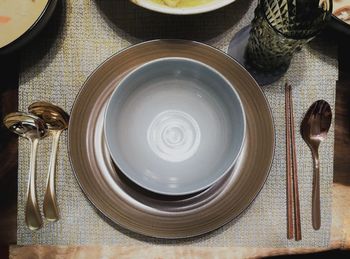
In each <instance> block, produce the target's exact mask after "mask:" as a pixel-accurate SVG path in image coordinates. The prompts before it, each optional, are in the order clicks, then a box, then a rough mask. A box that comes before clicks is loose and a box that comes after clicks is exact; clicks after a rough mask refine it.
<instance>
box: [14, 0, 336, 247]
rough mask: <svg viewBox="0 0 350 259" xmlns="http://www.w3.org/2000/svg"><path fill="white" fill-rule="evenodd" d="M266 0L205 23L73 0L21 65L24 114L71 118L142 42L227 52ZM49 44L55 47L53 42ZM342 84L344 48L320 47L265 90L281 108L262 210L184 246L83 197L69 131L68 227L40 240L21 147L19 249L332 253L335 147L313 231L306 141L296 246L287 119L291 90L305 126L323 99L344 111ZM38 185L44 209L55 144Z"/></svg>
mask: <svg viewBox="0 0 350 259" xmlns="http://www.w3.org/2000/svg"><path fill="white" fill-rule="evenodd" d="M255 6H256V1H247V0H237V2H235V3H234V4H232V5H230V6H228V7H225V8H223V9H221V10H218V11H215V12H212V13H208V14H203V15H197V16H186V17H183V16H168V15H162V14H156V13H152V12H149V11H147V10H143V9H141V8H139V7H136V6H134V5H133V4H131V3H129V1H127V0H117V1H88V0H74V1H73V0H69V1H66V3H65V5H64V6H62V7H60V10H59V11H60V12H59V13H58V15H57V16H56V17H55V18H54V20H53V22H52V24H51V25H50V30H47V31H46V32H45V34H46V35H45V37H42V38H41V41H40V42H39V41H36V42H35V43H33V44H31V46H29V48H27V49H26V50H25V51H24V52H23V53H22V57H21V62H22V73H21V76H20V89H19V109H20V110H22V111H25V110H26V109H27V107H28V105H29V104H30V103H32V102H34V101H37V100H43V101H50V102H53V103H55V104H57V105H59V106H61V107H62V108H64V109H66V110H67V111H70V110H71V108H72V105H73V102H74V99H75V97H76V95H77V93H78V91H79V89H80V88H81V86H82V85H83V83H84V81H85V80H86V78H87V77H88V76H89V74H90V73H91V72H92V71H93V70H94V69H95V68H96V67H97V66H98V65H99V64H100V63H101V62H102V61H104V60H105V59H106V58H108V57H109V56H110V55H112V54H114V53H115V52H117V51H118V50H121V49H123V48H125V47H127V46H130V45H131V44H133V43H137V42H141V41H144V40H148V39H154V38H186V39H193V40H198V41H203V42H206V43H208V44H210V45H213V46H215V47H217V48H219V49H221V50H224V51H226V49H227V47H228V44H229V42H230V40H231V38H232V37H233V36H234V35H235V33H236V32H237V31H238V30H239V29H241V28H242V27H243V26H244V25H247V24H249V23H250V21H251V20H252V18H253V11H254V8H255ZM43 38H45V40H43ZM337 76H338V70H337V62H336V59H335V49H330V48H329V47H326V46H323V44H322V42H320V41H317V42H312V43H311V44H310V45H309V46H307V47H305V48H304V49H303V50H302V51H300V52H298V53H297V54H296V55H295V56H294V58H293V60H292V64H291V66H290V69H289V71H288V72H287V74H286V75H285V77H284V78H283V79H281V80H280V81H279V82H277V83H275V84H273V85H271V86H267V87H265V88H264V92H265V93H266V95H267V98H268V101H269V103H270V105H271V108H272V112H273V116H274V120H275V121H274V122H275V129H276V152H275V158H274V162H273V166H272V170H271V173H270V176H269V178H268V180H267V182H266V184H265V186H264V188H263V189H262V191H261V193H260V194H259V196H258V197H257V198H256V200H255V201H254V203H253V204H252V205H251V206H250V207H249V209H248V210H246V212H245V213H243V214H242V215H241V216H240V217H239V218H238V219H235V220H234V221H232V222H231V223H229V224H227V225H225V226H224V227H222V228H220V229H219V230H217V231H214V232H212V233H210V234H207V235H204V236H201V237H198V238H193V239H188V240H180V241H171V240H170V241H169V240H168V241H164V240H159V239H153V238H148V237H144V236H140V235H138V234H135V233H130V232H129V231H128V230H124V229H121V228H119V227H115V226H112V225H111V224H110V222H109V221H107V220H106V219H104V218H103V217H102V216H101V215H100V214H98V213H97V212H96V210H95V209H94V207H93V206H92V205H91V204H90V203H89V201H88V200H87V199H86V197H85V196H84V194H83V193H82V191H81V190H80V188H79V186H78V183H77V181H76V179H75V178H74V175H73V173H72V169H71V166H70V162H69V157H68V151H67V132H65V133H64V134H63V135H62V138H61V141H60V150H59V154H58V165H57V166H58V168H57V169H58V172H57V195H58V200H59V205H60V209H61V216H62V219H61V220H60V221H59V222H57V223H48V222H45V225H44V227H43V228H42V229H41V230H39V231H36V232H33V231H30V230H28V229H27V227H26V226H25V223H24V204H25V193H26V187H27V185H26V183H27V176H28V164H29V145H28V143H27V141H26V140H20V143H19V145H20V146H19V172H18V231H17V239H18V240H17V241H18V244H20V245H22V244H57V245H65V244H119V245H141V244H153V245H154V244H171V245H197V246H223V247H224V246H227V247H230V246H240V247H242V246H245V247H298V246H300V247H301V246H303V247H325V246H328V245H329V238H330V226H331V198H332V193H331V191H332V189H331V186H332V178H333V139H334V130H333V127H332V128H331V131H330V134H329V137H328V138H327V140H326V141H325V143H322V145H321V150H320V160H321V200H322V205H321V206H322V226H321V229H320V230H319V231H314V230H313V229H312V224H311V190H312V160H311V154H310V151H309V149H308V147H307V146H306V144H305V143H304V142H303V140H302V139H301V136H300V134H296V146H297V149H298V150H297V154H298V166H299V167H298V169H299V188H300V189H299V191H300V206H301V222H302V231H303V232H302V234H303V240H302V241H300V242H295V241H288V240H287V239H286V229H287V227H286V193H285V178H286V177H285V121H284V87H283V86H282V85H283V82H284V81H285V80H286V79H288V81H289V82H290V83H291V84H292V86H293V97H294V110H295V114H294V116H295V127H296V132H297V133H298V132H299V125H300V122H301V120H302V116H303V113H304V112H305V111H306V110H307V108H308V107H309V105H311V103H312V102H313V101H315V100H317V99H321V98H322V99H325V100H327V101H328V102H329V103H330V104H331V106H332V109H333V110H334V107H335V106H334V103H335V84H336V80H337ZM39 154H40V159H39V160H38V175H37V179H38V181H37V187H38V198H39V203H40V206H41V205H42V200H43V194H44V188H45V182H46V173H47V170H48V164H49V163H48V161H49V155H50V139H45V140H44V141H43V142H42V143H40V146H39Z"/></svg>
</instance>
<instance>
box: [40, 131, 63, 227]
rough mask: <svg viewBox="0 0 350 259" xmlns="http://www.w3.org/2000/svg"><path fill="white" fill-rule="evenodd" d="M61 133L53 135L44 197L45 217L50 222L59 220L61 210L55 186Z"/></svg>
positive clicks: (57, 132)
mask: <svg viewBox="0 0 350 259" xmlns="http://www.w3.org/2000/svg"><path fill="white" fill-rule="evenodd" d="M60 135H61V131H56V132H54V134H53V141H52V150H51V157H50V166H49V172H48V175H47V182H46V191H45V196H44V203H43V208H44V216H45V218H46V219H47V220H49V221H57V220H59V218H60V216H59V210H58V205H57V199H56V186H55V172H56V160H57V150H58V140H59V138H60Z"/></svg>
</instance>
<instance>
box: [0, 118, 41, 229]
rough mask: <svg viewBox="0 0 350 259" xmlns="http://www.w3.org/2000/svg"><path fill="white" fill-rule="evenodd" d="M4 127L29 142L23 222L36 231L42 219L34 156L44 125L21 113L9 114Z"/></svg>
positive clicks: (38, 119)
mask: <svg viewBox="0 0 350 259" xmlns="http://www.w3.org/2000/svg"><path fill="white" fill-rule="evenodd" d="M4 124H5V126H6V127H7V128H8V129H9V130H11V131H12V132H14V133H16V134H17V135H19V136H21V137H24V138H26V139H28V140H29V141H30V144H31V153H30V166H29V179H28V190H27V198H26V199H27V202H26V209H25V222H26V224H27V226H28V227H29V229H31V230H37V229H39V228H40V227H41V226H42V223H43V221H42V219H41V215H40V210H39V207H38V202H37V198H36V189H35V171H36V154H37V147H38V142H39V140H40V139H42V138H44V137H45V136H46V134H47V130H46V125H45V123H44V121H43V120H42V119H40V118H39V117H37V116H35V115H32V114H27V113H23V112H15V113H10V114H8V115H7V116H6V117H5V118H4Z"/></svg>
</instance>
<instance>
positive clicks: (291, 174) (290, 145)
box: [285, 83, 301, 241]
mask: <svg viewBox="0 0 350 259" xmlns="http://www.w3.org/2000/svg"><path fill="white" fill-rule="evenodd" d="M285 118H286V159H287V165H286V173H287V238H288V239H292V238H293V236H294V228H295V240H296V241H299V240H301V224H300V204H299V188H298V172H297V171H298V170H297V158H296V150H295V130H294V116H293V99H292V87H291V86H290V84H288V83H286V84H285ZM293 202H294V204H293ZM293 205H294V206H293ZM293 207H294V226H293Z"/></svg>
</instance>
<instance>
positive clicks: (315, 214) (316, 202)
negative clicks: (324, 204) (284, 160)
mask: <svg viewBox="0 0 350 259" xmlns="http://www.w3.org/2000/svg"><path fill="white" fill-rule="evenodd" d="M312 157H313V160H314V176H313V184H312V187H313V188H312V226H313V228H314V229H315V230H318V229H320V227H321V209H320V160H319V156H318V150H313V151H312Z"/></svg>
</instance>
